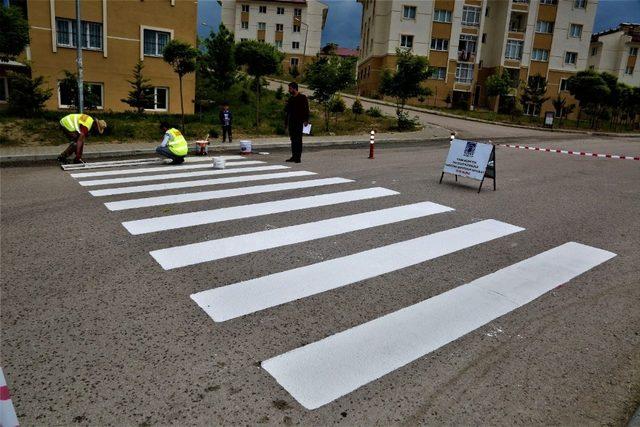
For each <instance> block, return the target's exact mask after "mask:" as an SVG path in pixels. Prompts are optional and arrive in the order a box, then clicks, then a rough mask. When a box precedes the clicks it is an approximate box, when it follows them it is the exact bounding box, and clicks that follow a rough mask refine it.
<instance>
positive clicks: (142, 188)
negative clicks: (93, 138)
mask: <svg viewBox="0 0 640 427" xmlns="http://www.w3.org/2000/svg"><path fill="white" fill-rule="evenodd" d="M310 175H316V173H315V172H307V171H294V172H279V173H265V174H261V175H241V176H232V177H229V178H214V179H201V180H198V181H178V182H165V183H162V184H148V185H135V186H130V187H119V188H104V189H102V190H92V191H89V193H90V194H91V195H93V196H98V197H99V196H113V195H116V194H131V193H145V192H148V191H161V190H174V189H176V188H192V187H205V186H209V185H220V184H230V183H238V182H250V181H264V180H268V179H283V178H298V177H302V176H310Z"/></svg>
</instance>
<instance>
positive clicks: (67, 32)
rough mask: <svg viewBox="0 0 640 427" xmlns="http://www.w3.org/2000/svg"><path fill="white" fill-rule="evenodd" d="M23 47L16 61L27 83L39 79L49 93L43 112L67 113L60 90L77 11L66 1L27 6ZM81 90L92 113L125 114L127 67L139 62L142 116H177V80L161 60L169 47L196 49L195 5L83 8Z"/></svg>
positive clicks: (84, 4)
mask: <svg viewBox="0 0 640 427" xmlns="http://www.w3.org/2000/svg"><path fill="white" fill-rule="evenodd" d="M26 10H27V17H28V21H29V26H30V31H29V36H30V45H29V46H28V48H27V49H26V51H25V53H24V54H23V57H22V58H21V60H22V61H28V62H29V63H30V65H31V70H32V74H33V76H43V77H44V79H45V85H46V86H48V87H49V88H51V89H53V96H52V97H51V98H50V99H49V101H47V103H46V108H47V109H50V110H64V109H68V108H69V104H70V103H71V100H70V96H69V94H67V93H64V90H61V89H60V81H61V80H62V79H63V78H64V71H65V70H68V71H70V72H72V73H75V72H76V69H77V68H76V67H77V66H76V46H77V45H76V43H77V38H78V37H77V31H76V22H75V18H76V10H75V1H73V0H49V1H42V0H27V1H26ZM80 15H81V31H80V40H81V43H82V57H83V66H84V82H85V85H86V86H87V87H88V91H89V92H90V93H91V96H92V99H93V100H95V101H96V103H97V105H96V107H95V108H96V109H97V110H103V111H116V112H117V111H125V110H131V107H130V106H129V105H127V104H125V103H124V102H122V101H121V100H122V99H124V98H127V96H128V92H129V91H130V90H131V87H130V85H129V83H128V82H127V80H131V79H132V70H133V67H134V65H135V64H136V63H137V62H138V60H141V61H142V62H143V64H144V69H143V75H144V77H145V78H148V79H150V81H149V84H151V85H152V86H153V87H154V88H153V94H154V102H153V104H150V105H149V108H148V110H149V111H157V112H169V113H179V112H180V92H179V83H178V76H177V74H176V73H174V72H173V70H172V69H171V67H170V66H169V65H168V64H167V63H165V62H164V60H163V59H162V49H163V48H164V46H165V45H166V44H167V42H168V41H169V40H171V39H179V40H182V41H185V42H187V43H189V44H191V45H193V46H195V45H196V26H197V4H196V2H194V1H191V0H151V1H149V0H147V1H143V0H82V1H81V13H80ZM183 94H184V106H185V113H193V111H194V107H193V102H192V101H193V99H194V97H195V75H194V74H189V75H186V76H185V77H184V78H183Z"/></svg>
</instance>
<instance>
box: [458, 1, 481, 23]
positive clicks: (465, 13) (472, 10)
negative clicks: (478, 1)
mask: <svg viewBox="0 0 640 427" xmlns="http://www.w3.org/2000/svg"><path fill="white" fill-rule="evenodd" d="M462 25H469V26H472V27H479V26H480V8H479V7H473V6H463V7H462Z"/></svg>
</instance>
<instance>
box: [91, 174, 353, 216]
mask: <svg viewBox="0 0 640 427" xmlns="http://www.w3.org/2000/svg"><path fill="white" fill-rule="evenodd" d="M347 182H353V180H351V179H345V178H323V179H311V180H308V181H293V182H285V183H281V184H266V185H255V186H253V187H240V188H229V189H226V190H215V191H202V192H197V193H184V194H172V195H169V196H157V197H145V198H142V199H131V200H119V201H116V202H108V203H105V204H104V205H105V206H106V207H107V208H108V209H109V210H111V211H121V210H125V209H136V208H148V207H151V206H162V205H173V204H176V203H187V202H196V201H200V200H213V199H224V198H227V197H237V196H246V195H249V194H260V193H271V192H274V191H283V190H298V189H302V188H312V187H321V186H323V185H334V184H344V183H347Z"/></svg>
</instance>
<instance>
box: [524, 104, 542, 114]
mask: <svg viewBox="0 0 640 427" xmlns="http://www.w3.org/2000/svg"><path fill="white" fill-rule="evenodd" d="M524 115H525V116H539V115H540V104H534V103H531V102H528V103H526V104H525V105H524Z"/></svg>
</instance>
